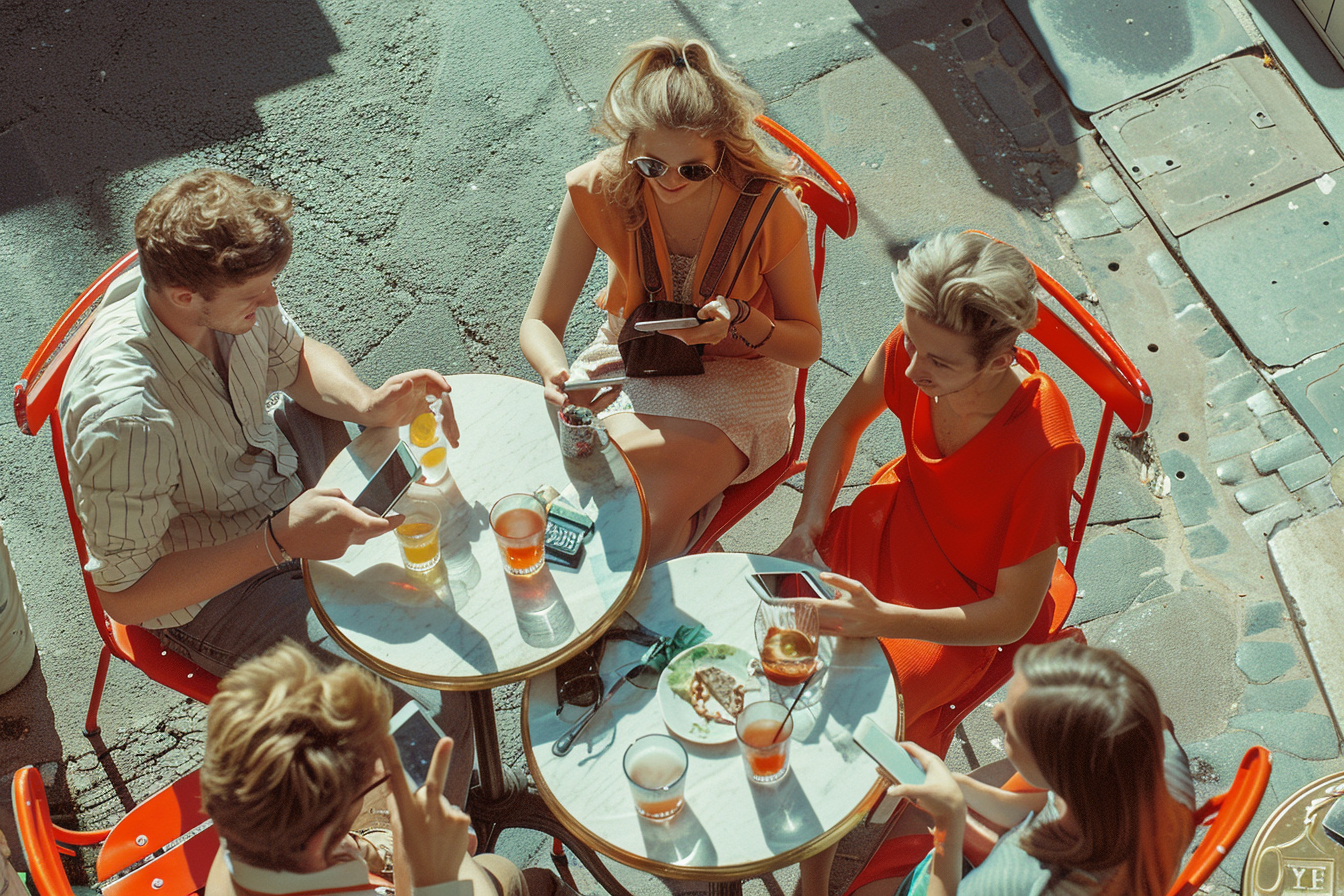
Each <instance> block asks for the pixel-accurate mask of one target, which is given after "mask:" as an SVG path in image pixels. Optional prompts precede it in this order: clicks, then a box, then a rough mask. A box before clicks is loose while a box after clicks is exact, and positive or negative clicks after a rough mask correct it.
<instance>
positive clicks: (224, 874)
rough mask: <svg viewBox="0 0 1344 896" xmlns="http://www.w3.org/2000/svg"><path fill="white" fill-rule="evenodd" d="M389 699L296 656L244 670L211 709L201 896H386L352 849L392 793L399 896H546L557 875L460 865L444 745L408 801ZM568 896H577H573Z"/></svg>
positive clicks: (491, 859)
mask: <svg viewBox="0 0 1344 896" xmlns="http://www.w3.org/2000/svg"><path fill="white" fill-rule="evenodd" d="M391 712H392V698H391V693H390V692H389V690H388V688H387V685H386V684H384V683H383V682H381V681H379V680H378V679H377V678H375V677H374V676H373V675H372V674H371V673H369V672H367V671H365V670H364V669H362V668H360V667H359V666H356V665H354V664H353V663H341V664H339V665H336V666H334V667H332V668H323V667H322V666H321V665H319V664H318V663H317V661H316V660H314V659H313V658H312V657H311V656H310V655H309V654H308V653H306V652H305V651H304V650H303V649H301V648H300V647H299V646H298V645H296V644H294V643H292V642H282V643H280V644H278V645H276V646H275V647H273V648H271V650H269V651H268V652H267V653H265V654H263V655H261V656H259V657H256V658H254V659H251V660H248V661H247V662H244V663H243V664H241V665H239V666H238V667H237V668H236V669H234V670H233V671H232V672H230V673H229V674H228V675H226V676H224V678H223V679H222V680H221V681H220V685H219V692H218V693H217V694H216V695H215V698H214V699H213V700H212V701H211V702H210V711H209V717H208V721H207V725H206V737H205V761H204V763H203V764H202V766H201V799H202V803H203V805H204V808H205V811H206V813H207V814H209V816H210V818H211V820H212V821H213V822H214V824H215V828H216V830H217V831H218V832H219V836H220V840H221V842H222V845H221V849H220V852H219V854H218V855H217V857H216V859H215V863H214V865H213V866H212V867H211V869H210V876H209V880H208V881H207V884H206V889H205V896H252V894H271V896H278V894H304V896H322V894H328V893H331V894H334V893H370V894H372V893H376V892H380V891H379V890H377V889H376V888H375V885H374V884H373V883H371V882H370V878H369V872H370V870H371V869H372V870H373V871H374V873H376V874H379V875H382V874H384V873H385V872H386V870H387V869H386V868H385V860H384V857H383V856H381V855H379V854H378V853H377V851H376V850H375V849H371V848H369V847H370V844H368V843H367V841H362V840H360V839H357V838H356V837H354V836H352V835H351V833H350V828H351V825H352V824H354V822H355V820H356V818H357V817H358V816H359V814H360V812H361V809H362V808H363V807H364V804H365V799H366V797H367V796H368V795H369V794H371V793H373V792H375V791H378V788H380V787H381V786H382V785H384V784H386V785H387V790H388V792H389V793H390V799H389V800H388V803H387V805H388V809H389V810H390V814H391V825H392V843H393V852H394V856H393V864H394V866H395V873H394V875H392V876H394V877H395V880H396V881H397V883H398V892H403V888H404V892H406V893H411V894H419V896H472V894H474V896H495V894H496V893H498V894H501V896H546V894H550V893H554V892H555V891H556V890H557V885H558V880H557V879H556V878H555V875H554V874H551V873H550V872H547V871H544V870H541V869H529V870H528V871H526V872H520V871H519V870H518V868H517V867H516V866H515V865H514V864H513V863H512V862H510V861H508V860H507V859H504V858H501V857H498V856H493V855H488V856H486V855H483V856H480V857H473V856H470V855H468V854H467V850H468V841H469V823H470V819H469V818H468V817H467V815H466V813H464V812H463V811H462V810H461V809H460V808H458V807H456V806H454V805H453V804H452V803H450V802H449V800H448V798H447V797H446V796H445V795H444V784H445V782H446V781H447V777H448V766H449V763H450V759H451V754H452V750H453V741H452V739H451V738H447V737H445V738H443V739H442V740H441V741H440V742H439V743H438V744H437V745H436V747H435V748H434V754H433V757H432V758H431V760H430V763H429V772H428V778H427V781H426V783H425V785H424V786H423V787H421V788H420V789H419V790H418V791H416V792H415V793H412V792H411V790H410V786H409V784H408V782H407V780H406V777H405V775H404V773H403V772H402V767H401V759H400V757H399V755H398V753H397V746H396V743H395V742H394V741H393V739H392V736H391V734H390V732H389V731H388V720H389V718H390V716H391ZM564 892H568V893H572V891H569V890H568V889H567V888H566V889H565V890H564Z"/></svg>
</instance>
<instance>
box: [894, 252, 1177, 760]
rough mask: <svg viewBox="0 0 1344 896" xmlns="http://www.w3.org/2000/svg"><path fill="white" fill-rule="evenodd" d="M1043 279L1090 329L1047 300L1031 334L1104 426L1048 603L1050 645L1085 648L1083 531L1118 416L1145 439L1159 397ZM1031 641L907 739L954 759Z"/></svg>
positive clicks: (1039, 276)
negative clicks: (956, 745)
mask: <svg viewBox="0 0 1344 896" xmlns="http://www.w3.org/2000/svg"><path fill="white" fill-rule="evenodd" d="M1032 267H1033V268H1035V270H1036V280H1037V282H1038V283H1039V284H1040V285H1041V288H1042V289H1044V290H1045V291H1046V292H1047V293H1049V295H1050V296H1051V297H1052V298H1053V299H1054V300H1055V301H1056V302H1058V303H1059V306H1060V307H1061V308H1062V309H1063V311H1064V312H1066V313H1067V317H1069V318H1072V319H1073V321H1074V322H1076V323H1077V324H1078V326H1080V327H1081V328H1082V330H1083V333H1085V334H1086V336H1087V337H1089V338H1090V341H1089V338H1084V336H1083V335H1080V334H1079V333H1078V332H1077V331H1076V330H1074V329H1073V328H1072V327H1071V326H1069V325H1068V324H1067V323H1065V319H1066V318H1064V317H1062V316H1061V315H1060V314H1059V313H1057V312H1056V311H1054V310H1053V309H1052V308H1051V307H1050V306H1049V305H1047V304H1045V303H1044V302H1042V303H1040V305H1039V311H1038V315H1037V322H1036V326H1035V327H1033V328H1032V329H1031V331H1030V332H1031V335H1032V336H1033V337H1035V338H1036V340H1037V341H1038V342H1040V343H1041V344H1042V345H1043V346H1045V348H1046V349H1047V350H1049V351H1050V353H1051V354H1053V355H1054V356H1055V357H1056V358H1058V359H1059V360H1060V361H1061V362H1063V363H1064V364H1065V365H1066V366H1067V367H1068V368H1069V369H1070V370H1072V371H1073V372H1074V373H1075V374H1077V375H1078V377H1079V379H1081V380H1082V381H1083V382H1084V383H1085V384H1087V386H1088V387H1089V388H1091V389H1092V390H1093V391H1094V392H1095V393H1096V394H1097V397H1098V398H1099V399H1100V400H1101V404H1102V414H1101V422H1100V425H1099V426H1098V428H1097V433H1096V439H1095V441H1094V444H1093V448H1092V451H1091V453H1090V455H1089V456H1088V462H1087V466H1086V472H1087V475H1086V477H1085V479H1084V485H1083V490H1082V492H1081V493H1080V492H1079V491H1078V489H1077V488H1075V489H1074V490H1073V501H1074V502H1075V503H1076V504H1077V510H1076V516H1075V517H1074V522H1073V532H1072V536H1071V538H1070V540H1069V543H1068V544H1067V545H1065V557H1064V560H1063V561H1062V562H1060V561H1056V563H1055V573H1054V576H1053V578H1052V580H1051V583H1050V591H1049V593H1048V594H1047V596H1046V601H1047V602H1048V604H1049V605H1051V606H1052V616H1051V625H1050V629H1049V634H1048V635H1047V636H1046V637H1045V638H1044V639H1042V640H1043V641H1044V642H1050V641H1057V640H1060V639H1062V638H1072V639H1073V640H1076V641H1080V642H1083V643H1086V641H1085V639H1084V637H1083V633H1082V632H1081V631H1080V630H1079V629H1077V628H1072V627H1070V628H1065V627H1064V624H1065V621H1066V620H1067V619H1068V616H1069V612H1070V611H1071V610H1072V609H1073V602H1074V600H1075V598H1076V597H1077V594H1078V586H1077V584H1076V583H1075V582H1074V579H1073V571H1074V566H1075V565H1076V564H1077V562H1078V550H1079V548H1080V547H1081V546H1082V543H1083V533H1084V532H1086V531H1087V521H1088V518H1089V517H1090V516H1091V513H1092V503H1093V501H1094V500H1095V499H1096V495H1097V481H1098V479H1099V478H1100V476H1101V463H1102V459H1103V458H1104V457H1105V456H1106V448H1107V446H1108V445H1109V442H1110V434H1111V423H1112V422H1113V421H1114V420H1115V418H1116V417H1117V416H1118V417H1119V418H1120V420H1121V421H1122V422H1123V423H1124V424H1125V425H1126V426H1127V427H1129V431H1130V432H1131V433H1132V434H1133V435H1134V436H1138V435H1141V434H1142V433H1144V432H1145V431H1146V430H1147V429H1148V423H1149V421H1150V420H1151V419H1152V415H1153V396H1152V392H1151V391H1150V390H1149V388H1148V384H1147V382H1145V381H1144V379H1143V375H1142V374H1140V373H1139V369H1138V368H1137V367H1136V366H1135V365H1134V362H1133V361H1131V360H1130V358H1129V355H1127V354H1126V353H1125V350H1124V349H1122V348H1121V347H1120V346H1119V344H1118V343H1116V341H1115V340H1114V339H1112V338H1111V335H1110V334H1109V333H1107V332H1106V331H1105V329H1103V328H1102V326H1101V324H1100V323H1098V322H1097V320H1096V318H1094V317H1093V316H1092V315H1091V314H1090V313H1088V311H1087V309H1086V308H1084V307H1083V305H1082V304H1081V303H1080V302H1079V301H1078V300H1077V299H1076V298H1074V297H1073V296H1072V295H1071V294H1070V293H1069V291H1068V290H1066V289H1065V288H1064V287H1063V286H1060V285H1059V283H1058V282H1057V281H1056V280H1055V279H1054V278H1053V277H1051V276H1050V275H1049V274H1047V273H1046V272H1045V271H1043V270H1041V268H1039V267H1037V266H1036V265H1035V264H1033V265H1032ZM1025 643H1027V642H1026V640H1025V639H1024V640H1022V641H1018V642H1017V643H1015V644H1010V645H1008V646H1005V647H1001V648H999V653H998V655H997V656H996V657H995V659H994V662H993V664H992V665H991V666H990V669H989V671H988V672H987V673H986V674H985V676H984V677H983V678H981V679H980V681H979V682H977V684H976V685H975V686H974V687H972V688H970V689H969V690H968V691H967V692H966V693H964V694H963V695H962V696H961V697H960V698H959V699H957V700H956V701H953V702H952V703H949V704H948V705H947V706H944V707H942V708H941V709H940V710H939V711H937V712H933V713H926V714H924V715H923V716H920V717H919V718H916V719H907V720H906V723H905V737H906V739H907V740H913V741H915V742H917V743H919V744H922V745H923V746H924V747H926V748H927V749H929V750H932V751H933V752H935V753H937V754H938V755H940V756H945V755H947V749H948V747H949V746H950V745H951V743H952V736H953V734H954V733H955V732H956V729H957V726H958V725H960V724H961V722H962V720H963V719H965V718H966V716H967V715H969V714H970V712H971V710H973V709H975V707H977V706H979V705H980V704H981V703H983V702H984V701H986V700H988V699H989V697H990V696H991V695H992V694H993V693H994V692H995V691H997V690H998V689H999V688H1001V687H1003V685H1004V684H1005V683H1006V682H1007V681H1008V679H1009V678H1011V677H1012V675H1013V657H1014V656H1016V655H1017V650H1018V648H1019V647H1021V646H1022V645H1023V644H1025Z"/></svg>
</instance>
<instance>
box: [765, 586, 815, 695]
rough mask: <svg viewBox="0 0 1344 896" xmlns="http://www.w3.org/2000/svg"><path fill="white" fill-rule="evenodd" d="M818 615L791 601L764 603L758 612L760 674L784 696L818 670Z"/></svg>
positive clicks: (778, 599) (776, 599) (806, 605)
mask: <svg viewBox="0 0 1344 896" xmlns="http://www.w3.org/2000/svg"><path fill="white" fill-rule="evenodd" d="M818 634H819V622H818V618H817V611H816V610H815V609H814V608H813V607H811V606H810V605H808V604H805V603H800V602H798V601H796V600H791V599H789V598H770V599H764V598H762V600H761V605H760V607H759V608H758V609H757V610H756V648H757V650H759V651H760V656H761V671H762V672H763V673H764V674H765V677H766V678H767V679H768V680H769V681H770V682H771V683H772V684H774V685H776V686H777V687H778V688H779V689H780V691H781V692H783V691H785V690H787V689H791V688H796V687H798V686H799V685H801V684H802V683H803V682H805V681H807V679H808V676H810V675H811V674H812V673H813V672H815V671H816V669H817V636H818Z"/></svg>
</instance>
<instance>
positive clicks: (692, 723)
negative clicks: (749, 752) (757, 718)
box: [658, 644, 763, 744]
mask: <svg viewBox="0 0 1344 896" xmlns="http://www.w3.org/2000/svg"><path fill="white" fill-rule="evenodd" d="M755 658H756V657H755V655H754V654H751V653H748V652H747V651H745V650H743V649H741V648H740V647H734V646H733V645H731V644H697V645H696V646H695V647H691V648H688V649H686V650H683V651H682V652H681V653H679V654H677V655H676V657H674V658H673V660H672V662H670V663H668V664H667V668H666V669H664V670H663V674H662V677H661V678H659V679H658V705H659V707H660V708H661V709H662V711H663V721H664V722H666V723H667V728H668V730H669V731H671V732H672V733H673V734H675V735H676V736H677V737H681V738H685V739H686V740H689V741H692V742H694V743H697V744H726V743H728V742H729V741H731V740H733V739H734V738H735V737H736V736H737V735H736V733H735V731H734V727H733V726H734V720H735V719H736V718H737V714H738V713H739V712H741V711H742V707H743V706H745V705H746V704H747V703H754V702H755V701H756V700H759V699H760V698H761V694H762V693H763V691H762V687H763V685H762V684H761V679H759V678H757V677H755V676H753V675H752V673H751V663H752V661H753V660H754V659H755Z"/></svg>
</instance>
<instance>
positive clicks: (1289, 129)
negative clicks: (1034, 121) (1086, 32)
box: [1092, 56, 1344, 236]
mask: <svg viewBox="0 0 1344 896" xmlns="http://www.w3.org/2000/svg"><path fill="white" fill-rule="evenodd" d="M1092 123H1093V124H1094V125H1095V126H1096V128H1097V132H1098V136H1100V137H1101V139H1102V140H1104V141H1105V142H1106V144H1107V145H1108V146H1110V147H1111V150H1112V151H1113V152H1114V153H1115V155H1116V158H1118V159H1119V160H1120V162H1121V163H1122V165H1123V167H1124V170H1125V173H1126V174H1127V175H1129V178H1130V179H1131V180H1132V181H1134V182H1135V183H1136V184H1137V185H1138V187H1139V189H1140V190H1142V191H1143V194H1144V196H1145V197H1146V198H1147V199H1148V200H1149V202H1151V203H1152V206H1153V208H1155V209H1156V210H1157V212H1158V214H1160V215H1161V217H1162V220H1163V221H1164V222H1165V223H1166V225H1167V227H1168V228H1169V229H1170V230H1171V232H1172V234H1173V235H1175V236H1180V235H1182V234H1185V233H1189V232H1190V231H1192V230H1194V229H1195V228H1196V227H1199V226H1200V225H1202V224H1207V223H1208V222H1210V221H1214V220H1217V219H1218V218H1221V217H1223V216H1224V215H1226V214H1229V213H1230V212H1234V211H1236V210H1238V209H1243V208H1247V207H1249V206H1252V205H1254V204H1256V203H1257V202H1260V201H1262V200H1264V199H1268V198H1269V197H1271V196H1274V195H1277V194H1279V193H1282V192H1283V191H1285V190H1290V189H1292V188H1293V187H1296V186H1299V185H1300V184H1304V183H1307V182H1309V181H1312V180H1315V179H1316V178H1317V177H1319V176H1320V175H1321V174H1322V173H1324V172H1327V171H1333V170H1335V169H1336V168H1338V167H1340V165H1341V164H1344V160H1341V159H1340V157H1339V154H1338V153H1337V152H1335V150H1334V147H1332V146H1331V145H1330V141H1329V140H1328V139H1327V138H1326V136H1325V135H1324V134H1323V133H1322V132H1321V129H1320V126H1319V125H1318V124H1317V123H1316V121H1315V119H1314V118H1313V117H1312V115H1311V112H1310V111H1308V110H1307V108H1306V107H1305V106H1303V105H1302V103H1301V101H1300V100H1299V99H1298V98H1297V95H1296V94H1295V93H1293V90H1292V87H1291V86H1290V85H1289V84H1288V81H1287V80H1286V79H1285V78H1284V77H1283V75H1282V74H1281V73H1280V72H1279V71H1278V70H1277V69H1273V68H1265V66H1264V64H1263V63H1262V62H1261V60H1260V59H1259V58H1256V57H1249V56H1244V57H1239V58H1237V59H1229V60H1227V61H1226V62H1220V63H1218V64H1217V65H1211V66H1209V67H1208V68H1205V69H1202V70H1201V71H1199V72H1196V73H1195V74H1193V75H1191V76H1190V77H1188V78H1185V79H1183V80H1182V81H1180V82H1179V83H1177V84H1176V85H1174V86H1172V87H1170V88H1168V89H1166V90H1163V91H1161V92H1159V93H1156V94H1152V95H1149V96H1146V97H1141V98H1139V99H1134V100H1130V101H1128V102H1125V103H1122V104H1120V105H1119V106H1116V107H1115V108H1113V109H1108V110H1107V111H1105V112H1102V113H1099V114H1097V115H1094V116H1092Z"/></svg>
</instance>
